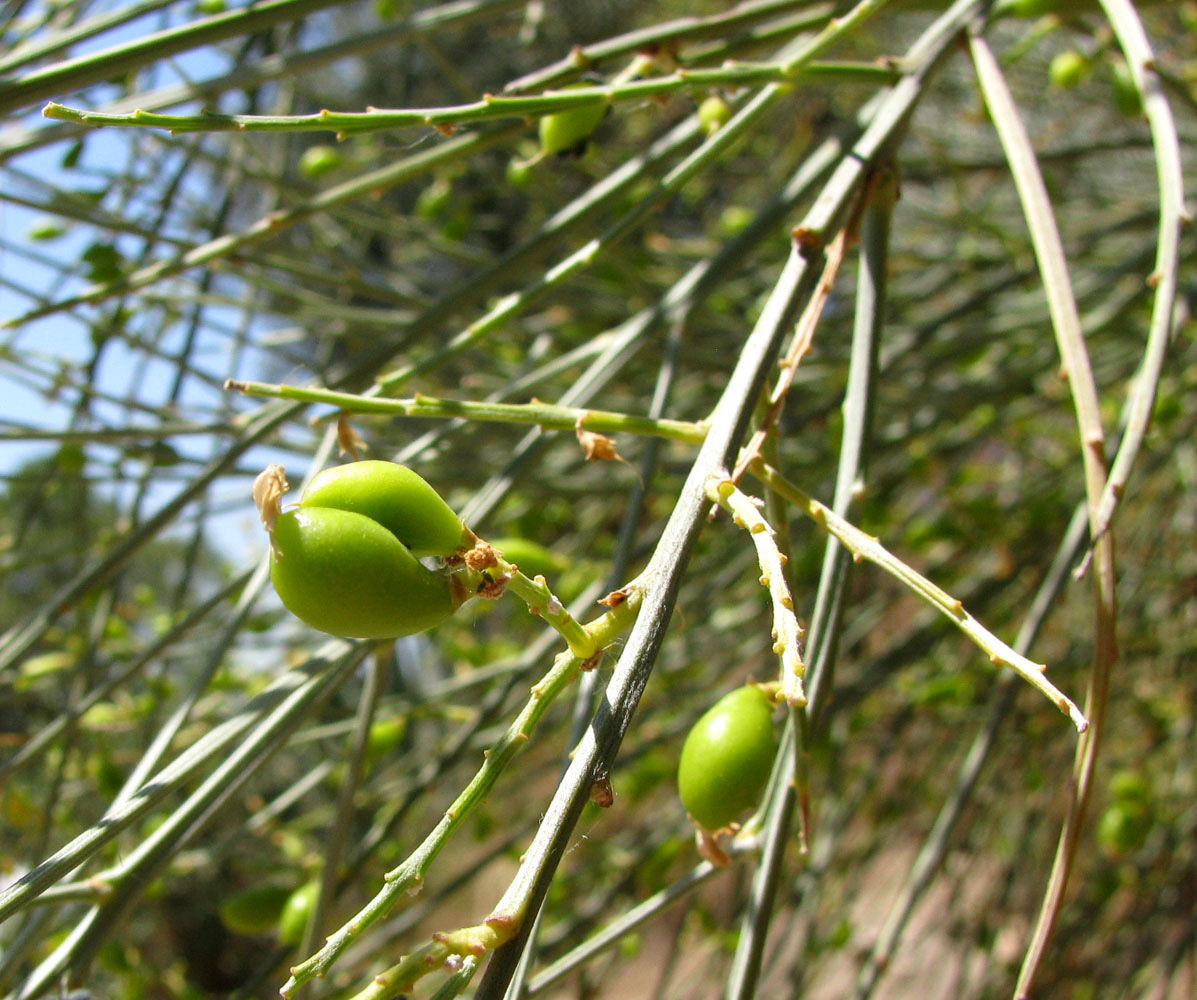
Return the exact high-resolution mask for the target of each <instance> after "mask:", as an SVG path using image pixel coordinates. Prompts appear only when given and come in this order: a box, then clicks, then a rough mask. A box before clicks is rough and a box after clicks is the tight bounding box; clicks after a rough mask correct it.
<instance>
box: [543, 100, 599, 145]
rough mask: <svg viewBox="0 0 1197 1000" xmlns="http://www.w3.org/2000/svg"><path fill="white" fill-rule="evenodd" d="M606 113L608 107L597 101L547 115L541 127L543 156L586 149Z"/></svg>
mask: <svg viewBox="0 0 1197 1000" xmlns="http://www.w3.org/2000/svg"><path fill="white" fill-rule="evenodd" d="M606 113H607V105H606V104H605V103H604V102H602V101H597V102H595V103H594V104H584V105H582V106H581V107H579V108H570V109H569V110H568V111H558V112H557V113H556V114H552V115H545V116H544V117H543V118H541V119H540V125H539V134H540V154H541V156H549V155H550V154H552V153H565V152H570V151H572V150H575V149H581V148H584V147H585V145H586V140H587V139H589V138H590V136H591V135H592V134H593V132H594V130H595V129H596V128H598V127H599V122H601V121H602V120H603V115H605V114H606Z"/></svg>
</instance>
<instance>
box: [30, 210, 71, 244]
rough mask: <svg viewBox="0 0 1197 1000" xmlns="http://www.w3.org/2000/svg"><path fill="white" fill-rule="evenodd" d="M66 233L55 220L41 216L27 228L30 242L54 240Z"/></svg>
mask: <svg viewBox="0 0 1197 1000" xmlns="http://www.w3.org/2000/svg"><path fill="white" fill-rule="evenodd" d="M65 232H66V227H64V226H63V225H62V223H61V222H59V221H58V220H57V219H55V218H53V217H50V216H43V217H42V218H40V219H37V220H36V221H34V223H33V225H31V226H30V227H29V232H28V234H27V235H28V236H29V238H30V239H31V240H56V239H58V237H60V236H62V235H63V234H64V233H65Z"/></svg>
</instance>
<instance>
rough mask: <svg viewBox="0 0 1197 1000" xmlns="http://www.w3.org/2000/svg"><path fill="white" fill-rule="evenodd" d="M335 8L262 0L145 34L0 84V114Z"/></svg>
mask: <svg viewBox="0 0 1197 1000" xmlns="http://www.w3.org/2000/svg"><path fill="white" fill-rule="evenodd" d="M336 5H337V0H266V2H262V3H253V4H250V5H249V6H246V7H239V8H237V9H236V10H230V11H226V12H224V13H223V14H216V15H214V16H212V17H206V18H203V19H201V20H196V21H189V22H188V23H187V24H180V25H176V26H175V27H173V28H166V29H165V30H163V31H156V32H154V33H153V34H149V35H143V36H142V37H140V38H136V39H134V40H133V41H130V42H125V43H123V44H121V45H115V46H113V47H111V48H108V49H104V50H102V51H100V52H91V53H88V54H87V55H83V56H77V57H76V58H74V59H66V60H64V61H62V62H59V63H54V64H53V65H51V66H46V67H43V68H42V69H38V70H35V71H34V72H32V73H27V74H26V75H25V76H23V77H19V78H17V79H13V78H11V77H10V78H8V79H7V80H0V115H3V114H5V113H7V112H10V111H15V110H16V109H17V108H21V107H24V106H26V105H28V104H32V103H33V102H34V101H40V100H43V99H45V98H47V97H52V96H53V95H55V94H63V93H68V92H70V91H72V90H78V89H79V88H80V87H86V86H88V85H89V84H93V83H101V82H103V81H104V80H109V79H111V78H113V77H116V76H123V75H125V74H128V73H130V72H132V71H133V70H135V69H138V68H140V67H142V66H145V65H146V64H148V63H151V62H158V61H160V60H166V59H169V58H170V57H171V56H173V55H177V54H178V53H180V52H186V51H188V50H189V49H194V48H198V47H199V46H201V45H212V44H214V43H216V42H222V41H224V40H225V39H228V38H236V37H238V36H239V35H246V34H252V33H254V32H258V31H263V30H264V29H266V28H269V27H272V26H273V25H276V24H284V23H291V22H293V21H295V20H297V19H298V18H301V17H303V16H304V15H305V14H309V13H311V12H312V11H316V10H320V9H322V8H324V7H334V6H336Z"/></svg>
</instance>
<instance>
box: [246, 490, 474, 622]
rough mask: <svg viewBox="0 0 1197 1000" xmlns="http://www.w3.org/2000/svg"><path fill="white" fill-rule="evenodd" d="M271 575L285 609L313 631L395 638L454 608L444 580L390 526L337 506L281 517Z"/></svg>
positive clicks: (440, 619)
mask: <svg viewBox="0 0 1197 1000" xmlns="http://www.w3.org/2000/svg"><path fill="white" fill-rule="evenodd" d="M273 548H274V554H273V555H272V557H271V561H270V576H271V579H272V580H273V581H274V588H275V590H277V591H278V595H279V597H280V598H281V599H282V602H283V604H285V605H286V606H287V608H288V610H290V611H291V613H292V614H294V615H295V616H296V617H297V618H300V619H302V620H303V621H304V622H306V623H307V624H309V625H311V626H312V628H315V629H319V630H320V631H321V632H328V633H329V634H330V635H340V636H345V637H348V638H355V639H394V638H397V637H399V636H403V635H414V634H415V633H417V632H423V631H425V630H427V629H430V628H433V627H434V626H436V625H439V624H440V623H441V622H443V621H444V620H445V619H446V618H448V617H449V616H450V615H451V614H452V613H453V611H454V610H455V608H456V603H455V602H454V600H453V596H452V590H451V586H450V583H449V580H448V578H447V577H444V576H442V575H441V574H439V573H434V572H433V571H432V570H430V569H426V568H425V567H424V566H422V565H420V563H419V561H418V560H417V559H416V557H415V556H413V555H412V554H411V552H409V551H408V550H407V547H406V546H404V544H403V543H402V542H401V541H399V539H398V538H396V537H395V536H394V535H393V534H392V533H391V532H390V531H388V530H387V529H386V528H385V527H383V526H382V525H381V524H379V523H378V522H377V521H373V520H371V519H370V518H368V517H366V516H365V515H364V514H357V513H354V512H353V511H349V510H338V509H337V508H335V507H309V506H303V507H300V508H299V510H292V511H287V512H286V513H283V514H280V515H279V517H278V520H277V522H276V524H275V528H274V534H273Z"/></svg>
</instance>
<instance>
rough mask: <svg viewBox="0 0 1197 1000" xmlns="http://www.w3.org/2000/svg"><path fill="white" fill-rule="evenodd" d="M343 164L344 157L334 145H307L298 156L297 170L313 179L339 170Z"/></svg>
mask: <svg viewBox="0 0 1197 1000" xmlns="http://www.w3.org/2000/svg"><path fill="white" fill-rule="evenodd" d="M344 165H345V157H344V156H342V155H341V151H340V150H339V149H337V147H336V146H328V145H323V144H321V145H318V146H309V147H308V148H307V149H305V150H304V151H303V155H302V156H301V157H300V158H299V172H300V173H301V174H303V176H304V177H308V178H311V179H313V180H314V179H315V178H317V177H323V176H324V175H325V174H331V173H332V172H333V171H334V170H340V169H341V167H343V166H344Z"/></svg>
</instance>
